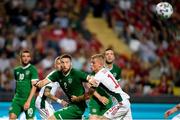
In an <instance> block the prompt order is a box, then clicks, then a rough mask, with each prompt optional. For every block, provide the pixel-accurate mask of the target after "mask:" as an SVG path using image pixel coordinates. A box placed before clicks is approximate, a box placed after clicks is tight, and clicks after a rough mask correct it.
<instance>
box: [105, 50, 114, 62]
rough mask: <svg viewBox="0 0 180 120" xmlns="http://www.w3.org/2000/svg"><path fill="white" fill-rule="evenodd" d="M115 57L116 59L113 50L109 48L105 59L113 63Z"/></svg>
mask: <svg viewBox="0 0 180 120" xmlns="http://www.w3.org/2000/svg"><path fill="white" fill-rule="evenodd" d="M114 59H115V56H114V52H113V51H112V50H108V51H106V52H105V61H106V63H107V64H112V63H113V61H114Z"/></svg>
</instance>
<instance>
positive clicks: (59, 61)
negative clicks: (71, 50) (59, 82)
mask: <svg viewBox="0 0 180 120" xmlns="http://www.w3.org/2000/svg"><path fill="white" fill-rule="evenodd" d="M55 69H57V70H61V60H60V59H58V60H56V61H55Z"/></svg>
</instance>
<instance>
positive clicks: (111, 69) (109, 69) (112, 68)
mask: <svg viewBox="0 0 180 120" xmlns="http://www.w3.org/2000/svg"><path fill="white" fill-rule="evenodd" d="M113 66H114V64H112V67H111V68H109V67H108V66H106V65H105V68H106V69H108V70H109V71H111V70H112V69H113Z"/></svg>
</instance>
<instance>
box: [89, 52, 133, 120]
mask: <svg viewBox="0 0 180 120" xmlns="http://www.w3.org/2000/svg"><path fill="white" fill-rule="evenodd" d="M91 69H92V71H93V72H95V76H94V77H91V79H90V80H89V82H91V81H93V83H94V81H96V82H97V84H98V85H97V86H100V87H102V88H103V89H104V90H106V92H108V93H109V94H110V95H111V96H113V97H114V98H115V99H116V100H117V102H116V103H115V104H114V105H113V106H112V107H111V108H110V109H108V110H107V111H106V112H105V113H104V114H103V117H102V118H104V119H124V120H132V115H131V108H130V102H129V98H130V97H129V95H127V94H126V93H125V92H123V91H122V89H121V87H120V85H119V83H118V82H117V80H116V79H115V77H114V76H113V74H112V73H111V72H110V71H109V70H107V69H106V68H104V56H103V55H101V54H96V55H94V56H92V57H91ZM97 86H95V87H97Z"/></svg>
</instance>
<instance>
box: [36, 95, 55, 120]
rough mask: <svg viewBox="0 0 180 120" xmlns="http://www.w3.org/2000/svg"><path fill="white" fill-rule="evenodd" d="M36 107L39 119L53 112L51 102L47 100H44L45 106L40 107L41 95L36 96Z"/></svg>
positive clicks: (45, 117)
mask: <svg viewBox="0 0 180 120" xmlns="http://www.w3.org/2000/svg"><path fill="white" fill-rule="evenodd" d="M35 105H36V108H37V109H38V111H39V113H40V117H41V119H43V120H44V119H47V118H48V117H49V116H51V115H53V113H54V112H55V110H54V108H53V106H52V105H51V103H49V102H47V101H46V100H45V108H43V109H41V97H40V96H38V97H37V98H36V104H35Z"/></svg>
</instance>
